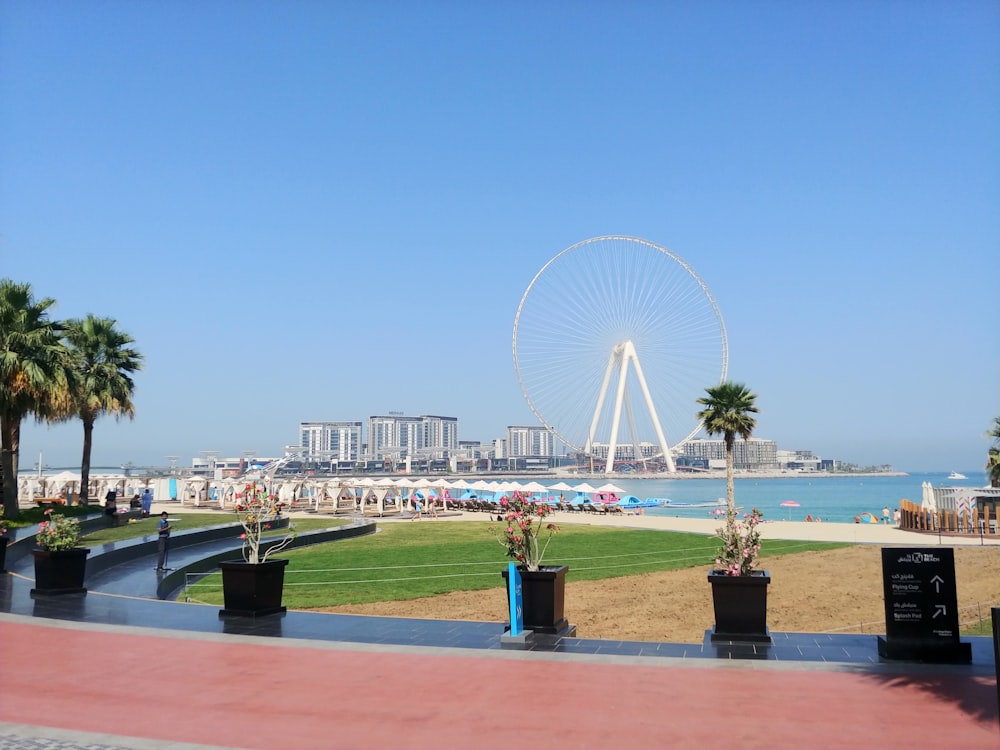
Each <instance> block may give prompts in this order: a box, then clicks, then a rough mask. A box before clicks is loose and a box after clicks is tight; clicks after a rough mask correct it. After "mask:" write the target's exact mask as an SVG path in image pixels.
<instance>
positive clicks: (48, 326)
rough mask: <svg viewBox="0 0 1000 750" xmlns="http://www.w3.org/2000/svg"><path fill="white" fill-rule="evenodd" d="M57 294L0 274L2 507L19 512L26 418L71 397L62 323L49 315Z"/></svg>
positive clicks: (12, 514)
mask: <svg viewBox="0 0 1000 750" xmlns="http://www.w3.org/2000/svg"><path fill="white" fill-rule="evenodd" d="M53 305H55V300H53V299H50V298H48V297H46V298H44V299H40V300H36V299H35V297H34V295H33V293H32V291H31V285H30V284H18V283H16V282H14V281H12V280H11V279H2V280H0V443H2V445H0V448H2V453H0V477H2V479H3V509H4V515H6V516H7V517H8V518H16V517H17V515H18V507H17V463H18V453H19V450H20V444H21V422H22V421H23V419H24V418H25V417H26V416H28V415H29V414H34V415H35V417H36V418H37V419H39V420H42V419H52V418H58V417H59V416H60V415H61V414H62V413H63V412H64V410H65V408H66V406H67V404H68V403H69V390H68V386H67V380H66V364H67V352H66V347H65V346H64V345H63V343H62V341H61V340H60V334H61V332H62V324H60V323H58V322H55V321H52V320H50V319H49V315H48V311H49V308H50V307H52V306H53Z"/></svg>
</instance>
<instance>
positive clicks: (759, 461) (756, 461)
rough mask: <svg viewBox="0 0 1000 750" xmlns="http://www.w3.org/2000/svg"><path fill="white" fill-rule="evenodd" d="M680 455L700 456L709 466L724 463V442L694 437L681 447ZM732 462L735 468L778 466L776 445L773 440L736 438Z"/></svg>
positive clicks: (748, 468)
mask: <svg viewBox="0 0 1000 750" xmlns="http://www.w3.org/2000/svg"><path fill="white" fill-rule="evenodd" d="M681 455H683V456H687V457H688V458H701V459H705V460H707V461H708V465H709V466H710V467H715V466H719V465H720V464H719V462H720V461H721V462H722V463H721V465H723V466H724V465H725V463H726V443H725V441H724V440H721V439H717V440H716V439H704V438H695V439H694V440H688V441H687V442H686V443H684V445H683V446H682V447H681ZM733 463H734V465H735V467H736V468H737V469H745V470H750V471H752V470H754V469H758V470H771V469H777V468H778V445H777V443H775V442H774V441H773V440H765V439H764V438H755V437H752V438H750V439H749V440H743V439H742V438H737V439H736V443H735V444H734V445H733Z"/></svg>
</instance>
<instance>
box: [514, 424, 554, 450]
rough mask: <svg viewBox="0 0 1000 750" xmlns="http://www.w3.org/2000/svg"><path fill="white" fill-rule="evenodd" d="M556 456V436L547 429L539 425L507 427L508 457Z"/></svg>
mask: <svg viewBox="0 0 1000 750" xmlns="http://www.w3.org/2000/svg"><path fill="white" fill-rule="evenodd" d="M555 455H556V435H555V433H554V432H553V431H552V430H550V429H548V428H547V427H540V426H538V425H508V426H507V456H508V457H510V458H521V457H533V458H538V457H546V458H552V457H554V456H555Z"/></svg>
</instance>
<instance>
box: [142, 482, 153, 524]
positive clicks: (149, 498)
mask: <svg viewBox="0 0 1000 750" xmlns="http://www.w3.org/2000/svg"><path fill="white" fill-rule="evenodd" d="M141 502H142V517H143V518H149V512H150V511H151V510H152V509H153V493H152V492H150V491H149V487H147V488H146V489H145V491H144V492H143V493H142V500H141Z"/></svg>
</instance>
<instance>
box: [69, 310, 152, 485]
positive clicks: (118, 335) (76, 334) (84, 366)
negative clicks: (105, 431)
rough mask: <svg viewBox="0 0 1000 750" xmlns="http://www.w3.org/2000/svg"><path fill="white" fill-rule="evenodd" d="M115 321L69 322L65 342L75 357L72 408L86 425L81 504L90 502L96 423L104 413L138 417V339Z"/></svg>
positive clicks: (110, 319)
mask: <svg viewBox="0 0 1000 750" xmlns="http://www.w3.org/2000/svg"><path fill="white" fill-rule="evenodd" d="M116 325H117V321H116V320H114V319H112V318H98V317H97V316H95V315H88V316H87V317H86V318H84V319H82V320H69V321H67V322H66V334H65V336H66V342H67V344H69V350H70V354H71V356H72V363H73V366H72V390H73V408H74V411H75V413H76V416H78V417H79V418H80V420H81V421H82V422H83V460H82V462H81V464H80V502H81V503H83V504H86V503H87V502H88V484H89V482H90V454H91V449H92V448H93V435H94V422H96V421H97V418H98V417H100V416H101V415H102V414H108V415H111V416H114V417H115V418H116V419H120V418H121V417H128V418H129V419H131V418H133V417H134V416H135V406H134V405H133V404H132V394H133V393H134V391H135V383H133V381H132V373H134V372H136V371H137V370H141V369H142V355H141V354H140V353H139V352H138V351H137V350H136V349H133V348H132V347H131V346H129V345H130V344H132V343H134V342H135V340H134V339H133V338H132V337H131V336H129V335H128V334H127V333H124V332H122V331H120V330H118V329H117V328H116V327H115V326H116Z"/></svg>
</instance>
